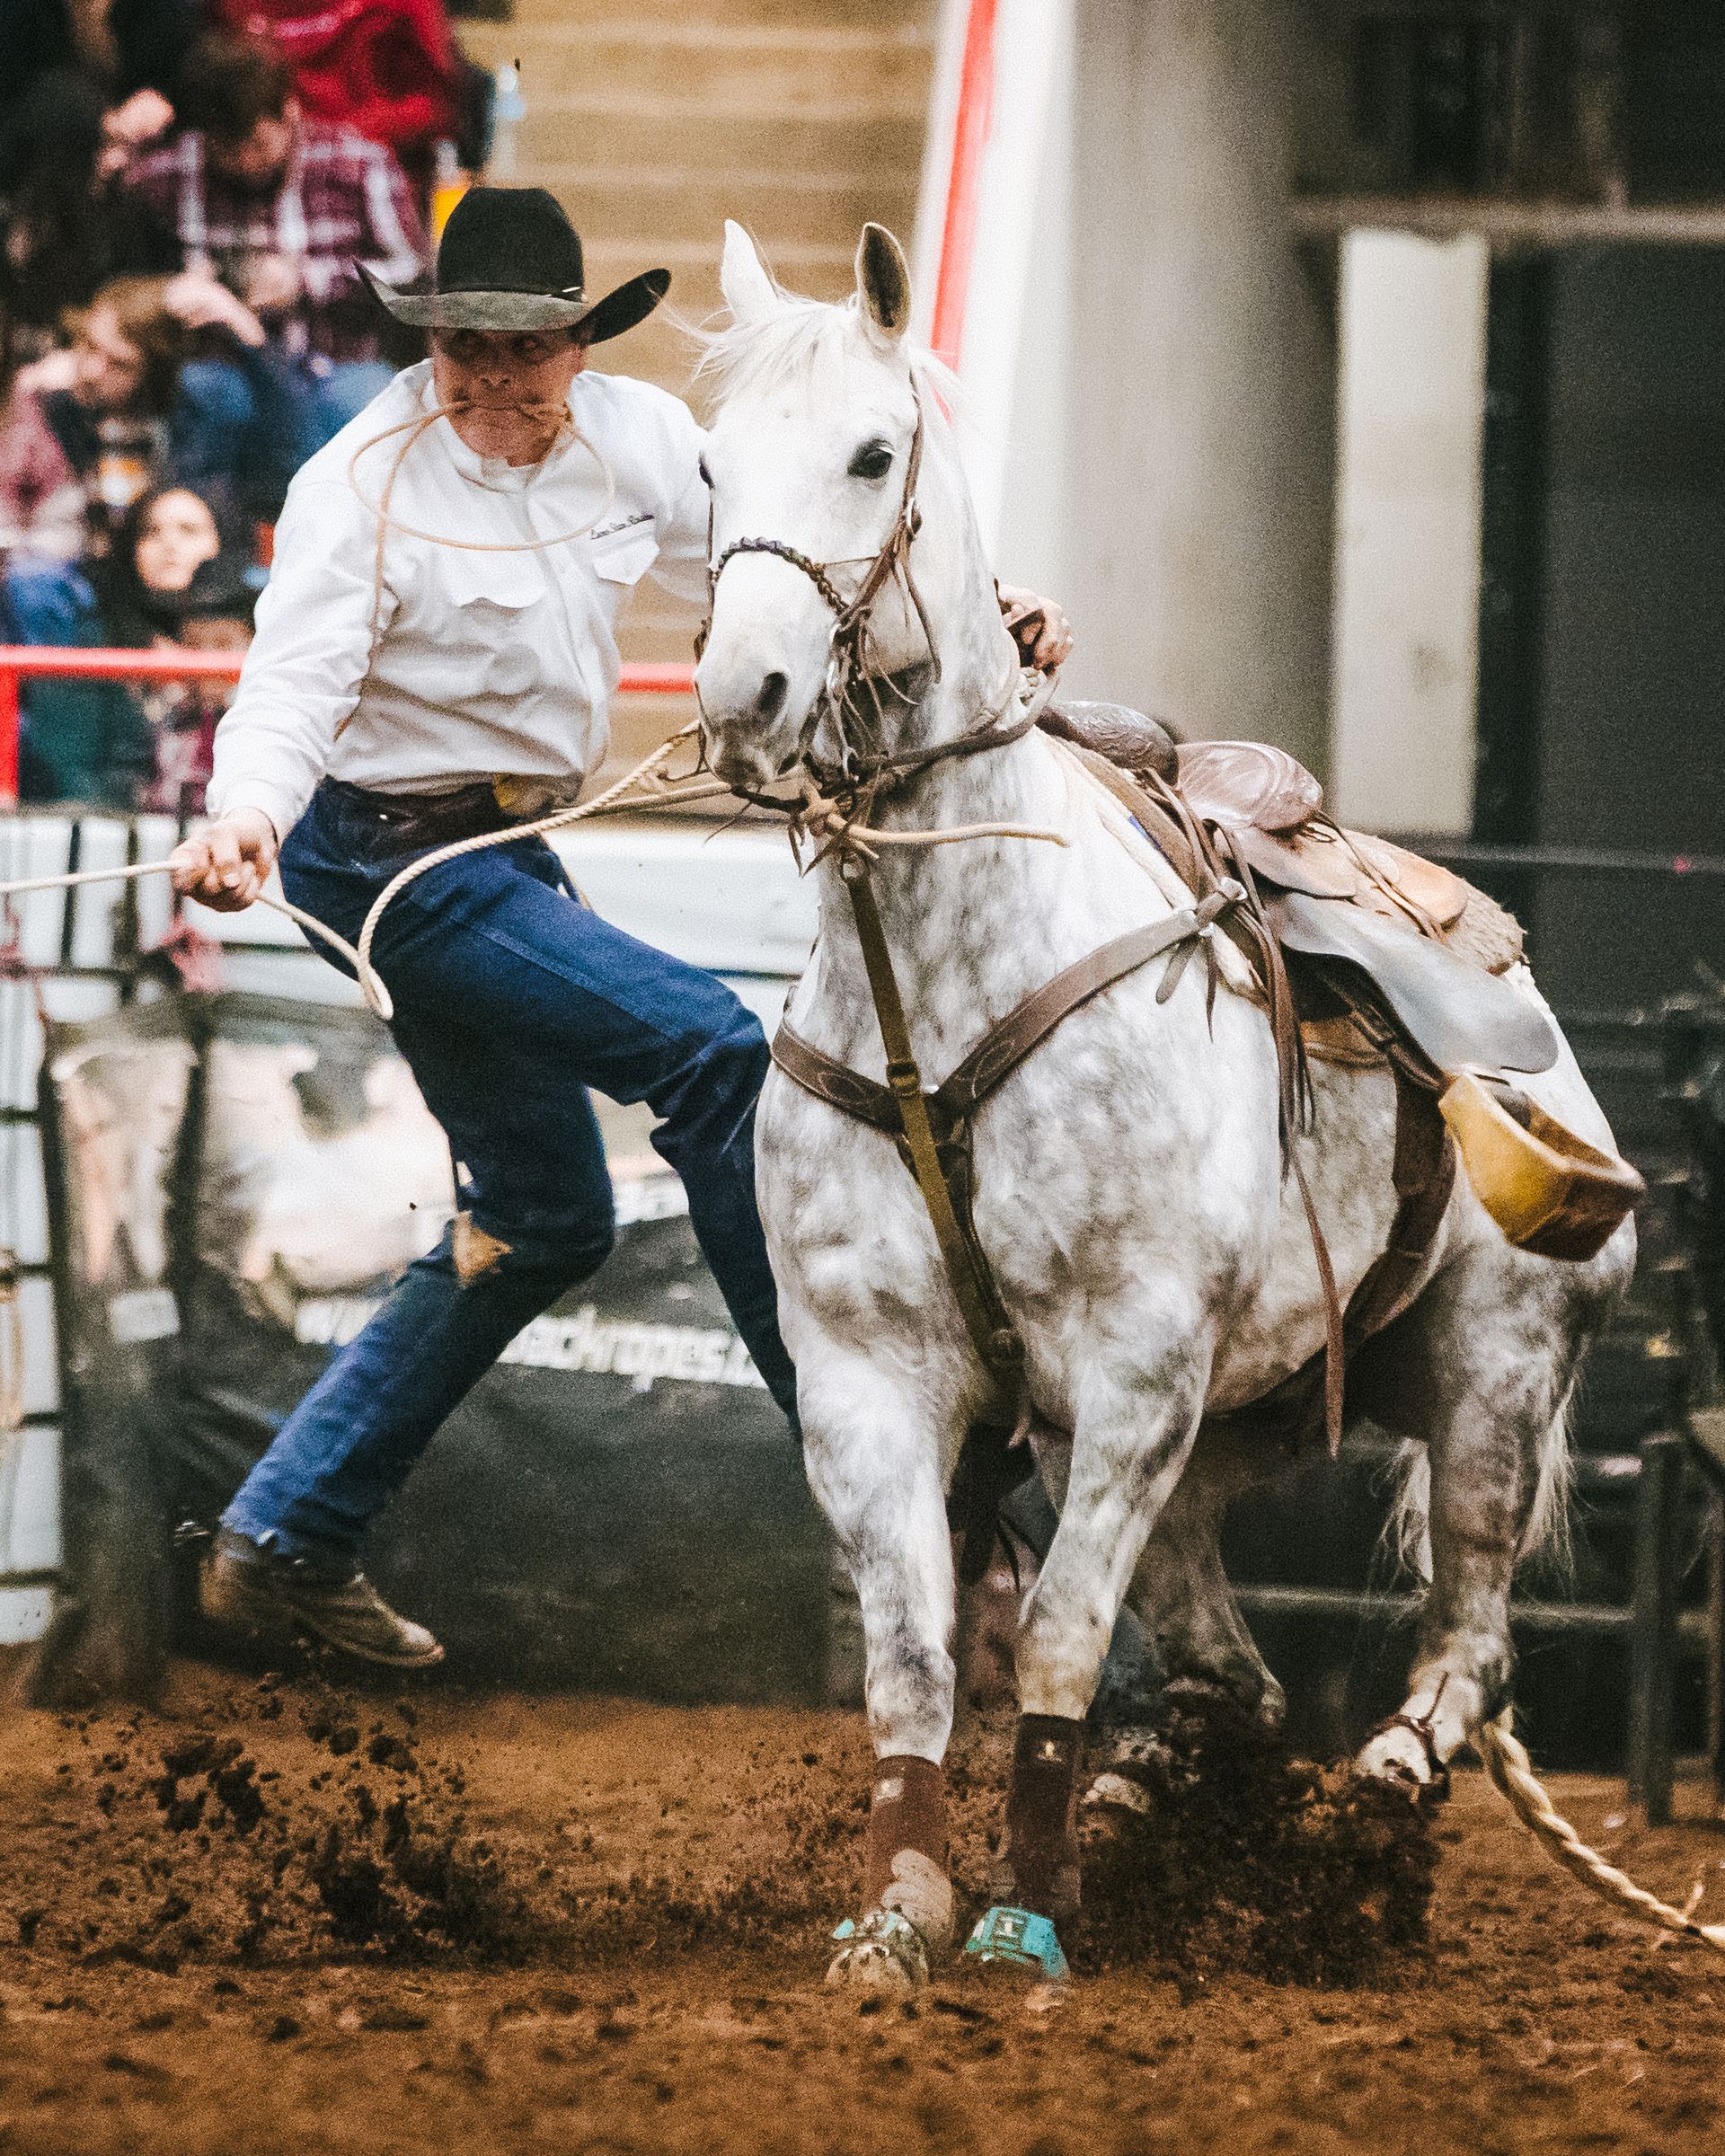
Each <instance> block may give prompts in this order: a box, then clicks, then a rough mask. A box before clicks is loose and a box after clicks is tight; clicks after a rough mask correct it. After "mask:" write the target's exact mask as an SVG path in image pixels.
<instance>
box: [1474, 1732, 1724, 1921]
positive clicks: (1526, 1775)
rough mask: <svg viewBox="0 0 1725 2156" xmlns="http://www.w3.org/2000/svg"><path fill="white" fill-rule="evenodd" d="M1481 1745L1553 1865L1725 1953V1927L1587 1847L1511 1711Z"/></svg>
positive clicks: (1489, 1768)
mask: <svg viewBox="0 0 1725 2156" xmlns="http://www.w3.org/2000/svg"><path fill="white" fill-rule="evenodd" d="M1479 1746H1480V1751H1481V1753H1482V1755H1483V1757H1484V1760H1485V1767H1486V1772H1487V1773H1489V1774H1490V1775H1491V1780H1492V1781H1493V1783H1494V1784H1495V1785H1496V1788H1497V1789H1498V1792H1499V1795H1500V1796H1501V1797H1502V1798H1503V1799H1504V1801H1505V1803H1507V1804H1508V1807H1509V1808H1510V1810H1511V1811H1512V1812H1514V1813H1515V1815H1516V1816H1517V1819H1519V1820H1520V1821H1521V1823H1522V1825H1524V1826H1525V1827H1526V1829H1527V1831H1528V1833H1531V1834H1532V1835H1533V1836H1534V1838H1535V1841H1536V1842H1538V1843H1539V1845H1540V1847H1541V1848H1542V1849H1544V1851H1545V1852H1546V1854H1547V1855H1548V1856H1550V1857H1551V1858H1552V1859H1553V1861H1554V1862H1556V1863H1558V1864H1560V1865H1561V1866H1562V1868H1563V1869H1564V1870H1565V1871H1567V1872H1569V1873H1570V1874H1571V1875H1572V1877H1574V1878H1578V1879H1579V1880H1580V1882H1581V1884H1582V1885H1583V1886H1586V1887H1588V1888H1590V1889H1591V1891H1592V1892H1593V1893H1595V1894H1597V1895H1599V1896H1600V1898H1601V1899H1602V1900H1604V1901H1607V1902H1611V1903H1614V1904H1615V1905H1616V1906H1617V1907H1618V1908H1620V1909H1627V1910H1628V1911H1629V1912H1630V1913H1632V1915H1634V1916H1637V1917H1639V1918H1640V1919H1641V1921H1642V1922H1644V1923H1649V1924H1656V1925H1658V1926H1659V1929H1660V1930H1661V1931H1676V1932H1680V1933H1681V1934H1682V1935H1683V1936H1684V1937H1685V1938H1687V1939H1698V1940H1701V1941H1702V1942H1703V1945H1705V1946H1709V1947H1712V1948H1713V1950H1714V1951H1715V1953H1720V1954H1725V1924H1703V1923H1700V1922H1697V1921H1696V1919H1695V1918H1694V1915H1693V1914H1692V1913H1691V1911H1692V1910H1693V1908H1694V1903H1692V1904H1691V1905H1690V1908H1689V1909H1677V1908H1674V1907H1673V1906H1672V1904H1670V1903H1669V1902H1662V1901H1660V1899H1659V1896H1658V1895H1654V1894H1650V1893H1649V1892H1648V1890H1647V1889H1646V1887H1645V1886H1637V1885H1636V1884H1635V1882H1634V1880H1633V1879H1632V1878H1630V1876H1629V1874H1628V1873H1627V1872H1626V1871H1620V1870H1619V1869H1617V1867H1616V1865H1614V1864H1613V1863H1612V1862H1610V1861H1609V1860H1608V1859H1606V1858H1605V1857H1603V1856H1601V1855H1600V1853H1599V1851H1597V1849H1591V1848H1589V1847H1588V1844H1587V1843H1586V1842H1584V1841H1583V1840H1582V1839H1581V1837H1580V1835H1579V1833H1577V1832H1576V1831H1575V1829H1574V1827H1573V1826H1571V1825H1570V1822H1569V1821H1568V1820H1567V1819H1566V1818H1564V1816H1562V1814H1561V1812H1560V1811H1559V1810H1558V1808H1557V1807H1556V1806H1555V1805H1554V1804H1553V1802H1552V1799H1551V1796H1550V1793H1549V1792H1548V1791H1547V1790H1546V1789H1545V1787H1544V1783H1543V1782H1541V1780H1540V1779H1539V1777H1538V1776H1537V1775H1536V1774H1535V1772H1534V1763H1533V1761H1532V1760H1531V1759H1529V1758H1528V1756H1527V1747H1526V1745H1524V1744H1523V1743H1522V1741H1521V1739H1520V1738H1519V1737H1518V1736H1516V1734H1515V1732H1514V1731H1513V1730H1512V1729H1511V1727H1510V1726H1509V1714H1508V1710H1505V1712H1504V1713H1503V1714H1501V1715H1500V1716H1499V1718H1498V1719H1497V1720H1496V1721H1493V1722H1487V1723H1486V1724H1485V1726H1484V1727H1483V1728H1482V1730H1481V1731H1480V1735H1479ZM1696 1898H1697V1900H1698V1899H1699V1895H1697V1897H1696Z"/></svg>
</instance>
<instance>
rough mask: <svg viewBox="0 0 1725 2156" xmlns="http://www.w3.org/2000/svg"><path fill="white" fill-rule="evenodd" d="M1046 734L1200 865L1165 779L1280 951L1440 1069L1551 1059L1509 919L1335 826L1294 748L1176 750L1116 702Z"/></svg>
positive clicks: (1085, 707) (1188, 745)
mask: <svg viewBox="0 0 1725 2156" xmlns="http://www.w3.org/2000/svg"><path fill="white" fill-rule="evenodd" d="M1048 730H1049V731H1050V732H1052V733H1055V734H1056V735H1057V737H1059V738H1063V739H1065V740H1066V741H1067V742H1069V743H1071V744H1072V745H1073V746H1074V747H1075V749H1076V750H1077V751H1078V753H1079V755H1081V756H1082V757H1083V759H1084V763H1085V764H1086V765H1087V766H1088V767H1089V768H1090V769H1091V770H1092V773H1095V775H1097V776H1099V777H1101V778H1102V779H1103V780H1104V782H1105V783H1109V784H1110V790H1111V791H1114V792H1115V793H1116V794H1117V796H1118V797H1119V798H1120V799H1121V800H1122V801H1123V803H1124V805H1126V806H1127V807H1128V808H1131V810H1132V813H1133V815H1134V817H1135V819H1136V820H1137V824H1138V826H1139V827H1140V829H1142V830H1143V831H1144V832H1145V833H1146V835H1147V836H1148V837H1149V838H1150V839H1151V840H1152V841H1153V843H1154V844H1156V845H1157V847H1158V848H1159V849H1160V850H1161V852H1163V853H1164V854H1166V855H1167V856H1168V858H1169V859H1170V860H1171V861H1172V863H1173V865H1174V867H1175V868H1176V869H1177V870H1180V872H1181V874H1182V875H1183V876H1188V877H1190V873H1191V872H1192V870H1193V868H1194V865H1195V864H1193V862H1191V860H1190V852H1191V847H1190V840H1189V838H1188V836H1187V835H1186V834H1185V833H1184V832H1183V831H1182V830H1181V828H1180V819H1179V817H1178V816H1177V815H1176V814H1171V813H1170V812H1169V805H1168V804H1167V803H1166V802H1165V800H1164V799H1163V789H1164V788H1165V789H1167V791H1170V792H1172V793H1174V794H1176V795H1177V796H1178V798H1179V801H1180V802H1181V803H1182V804H1183V805H1184V808H1186V810H1187V811H1189V812H1190V816H1191V817H1193V818H1194V819H1195V821H1196V822H1197V823H1198V824H1199V826H1201V827H1202V829H1203V830H1204V831H1205V832H1207V834H1208V835H1209V836H1210V838H1211V839H1212V840H1213V842H1214V843H1215V844H1216V851H1217V853H1219V854H1220V855H1221V856H1222V858H1223V860H1224V862H1225V865H1229V866H1232V867H1234V868H1235V869H1236V870H1238V869H1241V868H1243V869H1244V870H1246V871H1247V872H1248V874H1247V875H1246V876H1245V877H1243V880H1248V881H1250V882H1252V883H1254V884H1255V885H1256V886H1257V887H1258V889H1259V892H1260V894H1261V897H1262V899H1263V910H1264V914H1265V917H1266V919H1267V920H1268V922H1269V926H1270V927H1271V929H1272V930H1273V931H1274V932H1275V934H1276V937H1277V940H1278V942H1279V943H1280V944H1281V946H1282V948H1283V950H1284V951H1286V952H1287V953H1290V954H1292V955H1293V956H1294V957H1295V958H1296V961H1297V960H1300V959H1304V960H1306V961H1308V968H1306V970H1310V971H1313V972H1314V973H1315V974H1316V975H1317V976H1319V978H1320V979H1324V980H1327V981H1328V982H1329V983H1330V984H1331V985H1335V986H1339V987H1341V988H1342V994H1343V1000H1344V1001H1345V1002H1349V1003H1351V1002H1352V1001H1353V1000H1354V999H1353V998H1352V997H1351V996H1349V995H1348V994H1347V993H1346V986H1345V984H1346V983H1347V982H1349V981H1350V980H1353V979H1354V978H1355V977H1356V976H1358V979H1359V980H1361V981H1363V982H1364V983H1365V984H1368V985H1369V987H1370V989H1371V990H1372V991H1373V992H1374V1000H1375V1001H1376V1002H1377V1003H1379V1004H1380V1005H1381V1006H1382V1008H1383V1012H1384V1016H1385V1017H1386V1018H1387V1019H1389V1020H1390V1021H1392V1022H1393V1024H1394V1025H1395V1027H1396V1028H1397V1029H1398V1030H1399V1031H1401V1032H1402V1034H1404V1035H1405V1037H1406V1038H1408V1040H1409V1041H1410V1043H1411V1045H1412V1046H1413V1047H1416V1048H1417V1049H1418V1050H1419V1051H1420V1054H1421V1055H1422V1056H1425V1057H1426V1059H1427V1061H1428V1062H1429V1063H1430V1064H1432V1065H1434V1066H1435V1067H1436V1068H1437V1069H1438V1070H1439V1071H1442V1072H1449V1073H1453V1072H1456V1071H1459V1070H1463V1069H1466V1068H1483V1069H1487V1070H1494V1071H1496V1070H1507V1071H1519V1072H1529V1073H1531V1072H1537V1071H1544V1070H1549V1069H1550V1067H1551V1066H1552V1065H1553V1063H1555V1062H1556V1060H1557V1056H1558V1038H1557V1033H1556V1029H1554V1028H1553V1026H1552V1024H1551V1023H1550V1021H1548V1020H1547V1019H1546V1018H1545V1016H1544V1013H1543V1012H1541V1011H1540V1010H1539V1009H1538V1008H1537V1007H1536V1006H1535V1005H1534V1004H1533V1003H1529V1002H1528V1000H1527V999H1526V996H1524V995H1523V994H1521V993H1520V992H1519V990H1518V989H1517V988H1515V987H1513V986H1512V985H1510V984H1509V983H1508V982H1507V981H1505V980H1504V979H1502V978H1501V976H1503V975H1505V974H1507V973H1508V971H1509V970H1510V968H1512V967H1514V966H1516V965H1517V963H1518V962H1519V961H1520V959H1521V957H1522V950H1523V943H1522V932H1521V928H1520V924H1519V923H1517V920H1516V919H1515V917H1514V915H1511V914H1509V913H1508V912H1506V911H1505V910H1504V908H1503V907H1502V906H1499V905H1498V904H1497V902H1496V901H1495V900H1494V899H1492V898H1490V897H1487V896H1486V894H1485V893H1484V892H1483V891H1482V890H1478V889H1476V888H1474V887H1473V885H1472V884H1470V883H1467V882H1464V880H1463V879H1462V878H1461V877H1459V876H1457V875H1455V874H1454V873H1452V871H1451V870H1448V869H1446V868H1442V867H1440V866H1439V865H1438V863H1437V862H1429V861H1424V860H1422V859H1421V858H1420V856H1419V855H1418V854H1417V853H1409V852H1408V851H1407V849H1406V848H1405V847H1403V846H1398V845H1394V844H1392V843H1391V842H1390V841H1389V840H1388V839H1384V838H1377V837H1375V836H1373V835H1371V834H1369V833H1367V832H1363V831H1350V830H1348V829H1346V828H1345V827H1344V826H1341V825H1340V824H1337V823H1335V822H1333V821H1332V820H1331V818H1330V817H1328V816H1327V815H1325V813H1324V810H1323V788H1322V787H1321V786H1320V785H1319V783H1318V782H1317V780H1316V779H1314V777H1313V775H1312V773H1310V772H1309V771H1307V770H1306V769H1305V765H1304V764H1301V763H1299V762H1298V761H1297V760H1296V758H1295V757H1293V756H1291V755H1288V754H1287V751H1286V750H1285V749H1281V748H1277V747H1272V746H1271V745H1270V744H1269V743H1268V742H1261V741H1198V742H1182V743H1180V744H1179V745H1178V746H1176V745H1175V744H1174V743H1173V741H1172V738H1171V737H1170V736H1169V735H1168V734H1167V731H1166V729H1163V728H1162V727H1159V726H1158V725H1157V724H1156V722H1155V721H1154V720H1150V719H1146V718H1145V717H1144V716H1143V715H1142V714H1140V713H1137V712H1133V711H1126V710H1125V709H1124V707H1122V706H1119V705H1115V704H1085V703H1078V704H1066V705H1065V706H1063V707H1061V709H1060V711H1058V712H1057V714H1055V723H1054V724H1053V725H1052V726H1050V727H1049V729H1048ZM1121 774H1126V775H1125V787H1124V788H1122V786H1121V784H1120V782H1119V781H1120V776H1121ZM1296 970H1298V968H1296ZM1320 1052H1322V1050H1320Z"/></svg>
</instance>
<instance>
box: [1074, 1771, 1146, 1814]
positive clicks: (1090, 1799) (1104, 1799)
mask: <svg viewBox="0 0 1725 2156" xmlns="http://www.w3.org/2000/svg"><path fill="white" fill-rule="evenodd" d="M1079 1801H1080V1804H1081V1806H1082V1807H1083V1808H1084V1810H1086V1811H1105V1812H1113V1813H1117V1814H1118V1813H1122V1812H1131V1813H1134V1814H1136V1815H1137V1816H1138V1817H1140V1818H1143V1817H1145V1816H1147V1815H1148V1813H1149V1812H1150V1811H1151V1810H1152V1808H1153V1807H1152V1805H1151V1801H1150V1792H1149V1790H1148V1789H1146V1788H1145V1787H1144V1786H1143V1784H1142V1783H1141V1782H1137V1781H1133V1780H1131V1779H1130V1778H1129V1777H1128V1776H1127V1775H1125V1774H1115V1773H1112V1772H1103V1773H1101V1774H1098V1775H1097V1776H1096V1777H1095V1778H1094V1780H1092V1782H1091V1785H1090V1787H1089V1788H1088V1789H1086V1790H1085V1791H1084V1796H1083V1797H1082V1798H1080V1800H1079Z"/></svg>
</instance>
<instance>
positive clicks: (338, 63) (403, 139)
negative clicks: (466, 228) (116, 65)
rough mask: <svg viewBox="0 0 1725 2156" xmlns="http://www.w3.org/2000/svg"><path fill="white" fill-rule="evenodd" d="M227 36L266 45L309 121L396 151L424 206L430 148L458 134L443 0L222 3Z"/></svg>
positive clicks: (456, 82)
mask: <svg viewBox="0 0 1725 2156" xmlns="http://www.w3.org/2000/svg"><path fill="white" fill-rule="evenodd" d="M216 13H217V15H218V17H219V18H220V19H221V20H222V21H223V22H225V23H226V25H227V26H228V28H229V29H231V30H234V31H243V33H244V34H245V35H246V36H248V37H252V38H261V39H263V40H266V41H267V42H268V43H270V44H271V45H273V46H274V47H275V49H276V50H277V51H278V52H279V53H280V55H281V57H282V58H283V59H284V60H285V61H286V62H287V63H288V66H289V68H291V69H292V71H293V79H294V94H295V96H296V98H297V99H298V100H299V103H300V106H301V108H302V109H303V110H305V112H306V113H308V114H309V115H310V116H311V117H312V118H314V119H322V120H329V121H332V122H334V123H337V124H339V125H341V126H344V127H349V128H354V129H356V130H357V131H358V133H359V134H361V135H365V136H367V137H370V139H371V140H372V141H373V142H381V143H385V144H386V145H387V146H389V148H391V149H392V150H394V153H395V155H396V156H397V157H399V158H400V159H401V161H402V163H403V166H404V167H405V169H406V170H407V172H409V174H410V176H411V178H412V180H413V181H414V183H415V186H416V189H417V190H419V191H420V195H421V198H422V197H423V193H424V187H425V182H426V180H427V177H428V175H429V171H430V166H431V153H432V146H433V145H434V144H435V143H436V142H438V140H439V139H440V138H443V137H455V136H456V135H457V134H458V133H460V132H461V129H462V117H461V107H462V100H463V94H464V93H463V77H464V72H465V68H464V62H463V59H462V57H461V54H460V53H459V51H458V50H457V49H456V41H455V39H454V37H453V35H452V34H451V32H450V29H449V23H448V21H447V17H446V15H445V13H444V10H443V4H442V0H317V4H308V0H219V4H218V5H217V10H216Z"/></svg>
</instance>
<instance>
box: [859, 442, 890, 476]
mask: <svg viewBox="0 0 1725 2156" xmlns="http://www.w3.org/2000/svg"><path fill="white" fill-rule="evenodd" d="M891 469H892V444H891V443H890V442H864V443H863V445H862V447H861V448H860V449H859V450H858V451H857V453H856V455H854V457H853V458H852V459H851V464H850V473H851V477H852V478H853V479H884V478H885V477H886V476H887V473H889V472H890V471H891Z"/></svg>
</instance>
